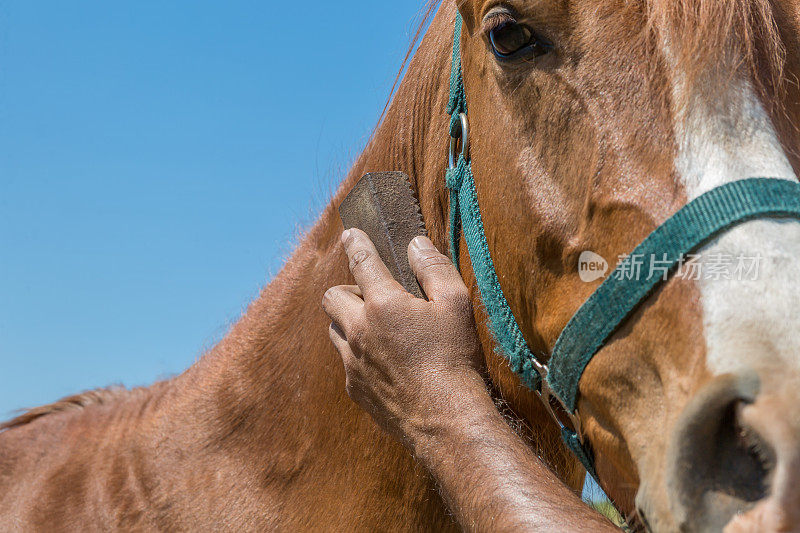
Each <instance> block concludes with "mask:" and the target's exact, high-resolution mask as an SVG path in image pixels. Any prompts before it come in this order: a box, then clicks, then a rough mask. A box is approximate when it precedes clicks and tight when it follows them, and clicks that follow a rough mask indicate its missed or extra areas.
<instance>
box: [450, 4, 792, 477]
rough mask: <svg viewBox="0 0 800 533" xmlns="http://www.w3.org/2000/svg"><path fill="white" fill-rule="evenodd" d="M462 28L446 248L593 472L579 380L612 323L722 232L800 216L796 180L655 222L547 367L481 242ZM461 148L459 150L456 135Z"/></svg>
mask: <svg viewBox="0 0 800 533" xmlns="http://www.w3.org/2000/svg"><path fill="white" fill-rule="evenodd" d="M461 27H462V20H461V15H460V14H459V15H458V16H457V18H456V24H455V32H454V39H453V61H452V66H451V72H450V99H449V103H448V106H447V112H448V114H450V116H451V120H450V137H451V148H450V152H451V153H450V168H449V169H448V171H447V174H446V178H445V179H446V183H447V187H448V188H449V189H450V249H451V256H452V258H453V261H454V262H455V264H456V266H458V258H459V243H460V237H461V234H462V233H463V235H464V241H465V242H466V245H467V252H468V253H469V257H470V261H471V262H472V268H473V271H474V273H475V279H476V281H477V285H478V288H479V290H480V294H481V299H482V301H483V303H484V305H485V307H486V312H487V315H488V316H489V322H490V327H491V331H492V333H493V335H494V338H495V340H496V341H497V345H498V351H500V352H501V353H502V354H503V355H504V356H505V357H506V359H507V360H508V362H509V365H510V366H511V369H512V370H513V371H514V372H515V373H516V374H517V375H518V376H519V377H520V379H521V381H522V383H524V384H525V385H526V386H528V387H530V388H531V389H533V390H534V391H536V392H537V393H538V394H539V395H540V397H541V398H542V400H543V401H544V404H545V407H546V408H547V409H548V411H549V412H550V414H551V416H552V418H553V419H554V420H555V421H556V423H557V424H558V425H559V426H560V427H561V432H562V437H563V438H564V442H565V443H566V445H567V446H568V447H569V449H570V450H572V452H573V453H575V455H576V456H577V458H578V459H579V460H580V462H581V463H582V464H583V466H584V467H585V468H586V470H587V471H588V472H589V474H591V475H592V476H593V477H595V478H597V475H596V472H595V469H594V462H593V458H592V455H591V454H590V453H589V451H588V450H587V449H586V448H585V446H584V444H583V440H582V435H581V431H580V418H579V417H578V415H577V412H576V407H577V399H578V384H579V383H580V379H581V376H582V375H583V372H584V370H585V369H586V366H587V365H588V364H589V362H590V361H591V360H592V358H593V357H594V355H595V354H596V353H597V352H598V351H599V350H600V349H601V348H602V347H603V346H605V344H606V343H607V342H608V340H609V338H610V337H611V336H612V335H613V333H614V332H615V331H616V330H617V328H618V327H619V326H620V325H621V324H622V323H623V322H624V321H625V320H626V319H627V318H628V317H629V316H630V315H631V314H632V313H633V311H634V310H635V309H636V308H637V307H638V306H639V304H641V303H642V302H643V301H644V300H645V299H646V298H647V297H648V296H649V295H651V294H652V293H653V291H654V290H655V289H656V288H657V287H658V286H659V284H660V283H662V282H663V281H664V279H665V278H666V277H667V275H665V274H664V273H665V272H666V273H667V274H669V273H671V272H674V270H675V269H676V268H677V266H678V265H680V264H681V262H682V261H683V259H684V258H685V257H686V255H687V254H690V253H691V252H693V251H695V250H697V249H698V248H700V247H702V246H703V245H704V244H706V243H707V242H708V241H710V240H711V239H713V238H714V237H716V236H718V235H719V234H720V233H722V232H724V231H726V230H729V229H731V228H732V227H734V226H736V225H738V224H741V223H743V222H746V221H748V220H752V219H756V218H767V217H769V218H779V217H784V218H794V219H800V184H798V183H797V182H793V181H788V180H781V179H773V178H750V179H745V180H741V181H735V182H732V183H728V184H725V185H723V186H721V187H718V188H716V189H713V190H711V191H709V192H707V193H706V194H704V195H702V196H700V197H699V198H697V199H695V200H693V201H692V202H690V203H689V204H687V205H686V206H685V207H683V208H682V209H680V210H679V211H678V212H677V213H676V214H675V215H673V216H672V217H671V218H670V219H669V220H667V221H666V222H665V223H664V224H663V225H661V226H659V227H658V228H657V229H656V230H655V231H654V232H653V233H652V234H650V236H649V237H647V238H646V239H645V240H644V241H643V242H642V243H641V244H640V245H639V246H638V247H637V248H636V249H635V250H634V251H633V252H632V253H631V254H630V256H629V257H628V258H627V259H626V260H624V261H622V262H621V263H620V264H619V265H618V266H617V267H616V269H615V270H614V272H612V273H611V274H610V275H609V276H608V278H606V280H605V281H604V282H603V283H602V284H601V285H600V287H599V288H598V289H597V290H596V291H595V292H594V293H593V294H592V295H591V296H590V297H589V299H588V300H587V301H586V302H585V303H584V304H583V305H582V306H581V308H580V309H579V310H578V312H577V313H576V314H575V315H574V316H573V317H572V319H571V320H570V321H569V323H568V324H567V327H566V328H565V329H564V331H563V332H562V333H561V335H560V336H559V338H558V340H557V341H556V344H555V348H554V350H553V353H552V355H551V356H550V359H549V368H548V366H547V365H545V364H544V363H543V362H542V361H540V360H539V359H537V358H536V356H534V355H533V353H532V352H531V350H530V348H529V347H528V344H527V342H526V341H525V338H524V336H523V334H522V330H521V329H520V327H519V324H517V321H516V319H515V318H514V314H513V312H512V311H511V307H510V306H509V305H508V301H507V300H506V298H505V295H504V294H503V289H502V287H501V286H500V280H499V279H498V276H497V272H496V271H495V268H494V263H493V262H492V257H491V254H490V252H489V245H488V243H487V241H486V233H485V231H484V226H483V220H482V218H481V212H480V206H479V204H478V195H477V192H476V189H475V179H474V176H473V174H472V165H471V162H470V157H469V145H468V134H467V127H468V121H467V98H466V94H465V91H464V81H463V75H462V70H461V46H460V44H461ZM459 139H461V140H462V141H461V144H462V150H461V153H460V154H457V150H456V148H457V146H458V140H459ZM637 257H658V258H659V271H660V273H661V275H653V274H652V273H651V275H650V276H648V277H647V278H645V277H644V276H639V277H636V278H634V277H632V276H629V275H626V273H627V272H630V271H631V268H632V264H631V263H632V261H634V260H635V258H637ZM551 398H555V399H556V400H557V401H558V403H560V404H561V405H562V407H563V408H564V410H565V412H566V413H567V414H568V415H569V416H570V418H571V421H572V424H573V428H566V427H564V425H563V424H561V422H560V421H559V419H558V417H557V416H556V415H555V414H554V412H553V406H552V403H551V401H550V400H551Z"/></svg>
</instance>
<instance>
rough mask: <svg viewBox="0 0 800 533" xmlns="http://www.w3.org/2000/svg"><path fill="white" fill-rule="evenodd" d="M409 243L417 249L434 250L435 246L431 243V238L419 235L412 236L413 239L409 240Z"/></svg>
mask: <svg viewBox="0 0 800 533" xmlns="http://www.w3.org/2000/svg"><path fill="white" fill-rule="evenodd" d="M411 244H413V245H414V247H415V248H417V249H418V250H435V249H436V247H435V246H434V245H433V243H432V242H431V240H430V239H429V238H427V237H423V236H422V235H420V236H419V237H414V240H413V241H411Z"/></svg>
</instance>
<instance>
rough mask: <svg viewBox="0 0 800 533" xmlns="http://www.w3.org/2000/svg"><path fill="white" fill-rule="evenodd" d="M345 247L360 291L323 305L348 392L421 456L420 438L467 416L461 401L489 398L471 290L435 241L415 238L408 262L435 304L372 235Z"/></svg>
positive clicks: (348, 238)
mask: <svg viewBox="0 0 800 533" xmlns="http://www.w3.org/2000/svg"><path fill="white" fill-rule="evenodd" d="M342 242H343V244H344V247H345V251H346V253H347V256H348V258H349V260H350V270H351V271H352V273H353V276H354V277H355V279H356V282H357V283H358V286H338V287H333V288H331V289H329V290H328V291H327V292H326V293H325V296H324V298H323V301H322V306H323V308H324V310H325V312H326V313H327V314H328V316H330V318H331V320H332V323H331V326H330V331H329V333H330V337H331V340H332V341H333V344H334V345H335V346H336V349H337V350H338V351H339V354H340V355H341V357H342V361H343V362H344V367H345V372H346V375H347V381H346V388H347V393H348V394H349V395H350V397H351V398H352V399H353V400H354V401H355V402H356V403H358V404H359V405H360V406H361V407H362V408H363V409H364V410H366V411H367V412H368V413H369V414H370V415H371V416H372V417H373V418H374V419H375V421H376V422H377V423H378V425H380V426H381V427H382V428H383V429H384V430H386V431H387V432H389V433H390V434H392V435H394V436H395V437H396V438H399V439H400V440H401V441H402V442H404V443H405V444H406V445H407V446H409V447H411V448H412V450H413V448H414V447H415V443H416V442H417V440H418V439H417V438H416V437H417V436H418V435H420V434H425V433H427V432H428V431H430V430H431V428H437V427H440V426H441V423H442V420H443V419H446V418H447V417H453V416H458V414H459V413H460V412H462V411H463V409H464V408H465V407H466V405H464V404H462V403H460V402H459V399H462V400H464V399H465V398H468V397H474V396H475V395H476V394H477V395H483V396H486V395H487V394H488V393H487V392H486V390H485V385H484V382H483V379H482V378H481V375H480V372H479V370H480V368H481V365H482V364H483V363H482V362H483V358H482V355H481V348H480V344H479V342H478V337H477V332H476V328H475V319H474V316H473V313H472V304H471V300H470V297H469V293H468V291H467V287H466V286H465V285H464V282H463V280H462V279H461V276H460V275H459V273H458V271H457V270H456V268H455V267H454V266H453V264H452V262H451V261H450V259H449V258H448V257H446V256H444V255H442V254H441V253H439V251H438V250H437V249H436V248H435V247H434V246H433V243H432V242H431V241H430V240H429V239H428V238H427V237H417V238H415V239H414V240H413V241H412V242H411V244H410V245H409V247H408V256H409V263H410V265H411V268H412V269H413V270H414V273H415V274H416V275H417V279H418V280H419V282H420V285H421V286H422V288H423V290H424V291H425V294H427V296H428V298H429V299H430V301H425V300H421V299H418V298H415V297H414V296H412V295H411V294H409V293H408V292H406V291H405V290H404V289H403V287H402V286H401V285H400V284H399V283H398V282H397V281H395V280H394V279H393V278H392V276H391V274H390V273H389V270H388V269H387V268H386V266H385V265H384V264H383V262H382V261H381V259H380V257H379V256H378V252H377V251H376V249H375V247H374V245H373V244H372V242H371V241H370V239H369V237H368V236H367V235H366V234H365V233H364V232H362V231H361V230H358V229H353V230H349V231H345V232H344V233H343V234H342Z"/></svg>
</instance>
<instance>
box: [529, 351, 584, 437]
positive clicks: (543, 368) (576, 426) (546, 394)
mask: <svg viewBox="0 0 800 533" xmlns="http://www.w3.org/2000/svg"><path fill="white" fill-rule="evenodd" d="M530 361H531V364H532V365H533V368H534V369H535V370H536V372H537V373H538V374H539V377H540V378H541V380H542V384H541V389H540V390H538V391H536V395H537V396H538V397H539V399H540V400H541V401H542V403H543V404H544V407H545V409H546V410H547V414H549V415H550V418H552V419H553V420H554V421H555V423H556V425H557V426H559V427H560V428H561V429H564V428H565V426H564V423H563V422H562V421H561V419H559V418H558V415H556V411H555V408H554V407H553V403H552V400H555V402H556V403H557V404H558V405H559V407H560V409H561V411H562V413H563V414H565V415H566V416H567V419H568V420H569V422H570V423H571V424H572V428H570V429H572V430H573V431H575V434H576V435H578V440H579V441H580V443H581V444H583V431H582V428H581V419H580V416H579V415H578V410H577V409H576V410H575V412H570V410H569V409H567V407H566V406H565V405H564V403H563V402H562V401H561V399H560V398H559V397H558V395H556V394H553V390H552V389H551V388H550V384H549V383H548V381H547V374H548V372H549V371H550V369H549V368H548V367H547V365H543V364H542V363H541V362H540V361H539V360H538V359H536V358H535V357H534V358H533V359H531V360H530Z"/></svg>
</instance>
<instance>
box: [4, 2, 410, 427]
mask: <svg viewBox="0 0 800 533" xmlns="http://www.w3.org/2000/svg"><path fill="white" fill-rule="evenodd" d="M295 7H297V10H295ZM421 7H422V1H421V0H419V1H413V2H407V1H405V2H376V1H374V0H345V1H339V2H329V1H328V2H325V1H319V0H309V1H306V2H303V3H302V4H296V5H295V4H292V3H288V4H287V3H283V2H281V3H278V2H263V1H249V2H248V1H227V2H211V1H194V0H193V1H188V0H183V1H172V2H156V1H152V0H147V1H137V2H108V1H105V0H103V1H99V0H97V1H81V0H78V1H75V2H64V1H55V0H50V1H45V0H37V1H35V2H34V1H26V0H16V1H13V0H12V1H3V2H0V418H6V417H7V416H8V415H10V414H11V412H12V411H13V410H15V409H19V408H22V407H26V406H34V405H37V404H41V403H44V402H49V401H53V400H56V399H58V398H59V397H62V396H64V395H67V394H70V393H73V392H77V391H81V390H84V389H88V388H94V387H98V386H104V385H108V384H114V383H123V384H125V385H128V386H134V385H141V384H147V383H150V382H152V381H153V380H155V379H158V378H160V377H164V376H169V375H171V374H174V373H177V372H180V371H181V370H182V369H184V368H185V367H187V366H188V365H190V364H191V363H192V362H193V361H194V360H195V359H196V358H197V357H198V356H200V355H201V354H202V353H203V352H204V350H206V349H207V348H208V347H210V346H212V345H213V344H214V343H215V342H216V341H217V340H218V339H219V338H220V337H221V336H222V335H223V334H224V332H225V331H226V329H227V328H228V327H229V325H230V324H231V323H232V322H233V321H235V320H236V319H237V317H238V316H239V315H240V313H241V311H242V309H243V308H244V306H245V305H246V304H247V303H248V302H249V301H250V300H251V299H252V298H253V297H254V296H255V295H256V294H257V293H258V290H259V288H260V287H261V286H262V285H263V284H264V283H265V282H266V281H267V280H268V279H269V277H270V276H271V275H272V274H274V273H275V272H276V271H277V270H278V269H279V268H280V266H281V264H282V261H283V258H284V257H285V255H286V254H287V253H288V252H289V251H290V250H291V249H292V246H293V244H292V243H293V241H294V238H295V236H296V235H297V232H298V228H303V227H305V226H307V225H308V224H309V223H310V222H311V221H313V219H314V218H315V215H316V213H317V212H318V211H319V209H320V208H321V206H322V205H323V203H325V202H327V199H328V197H329V195H330V192H331V190H332V188H333V186H334V185H335V184H336V183H338V182H339V181H340V179H341V178H342V176H343V174H344V172H345V171H346V170H347V169H348V167H349V166H350V163H351V161H352V160H353V159H354V157H355V156H356V155H357V154H358V152H359V151H360V150H361V148H362V147H363V145H364V144H365V142H366V140H367V137H368V135H369V133H370V131H371V129H372V127H373V126H374V125H375V122H376V121H377V119H378V115H379V113H380V111H381V108H382V107H383V104H384V102H385V100H386V98H387V96H388V94H389V88H390V86H391V84H392V81H393V79H394V76H395V74H396V72H397V70H398V68H399V66H400V63H401V60H402V57H403V55H404V52H405V49H406V46H407V44H408V42H409V40H410V34H411V31H412V29H413V22H414V20H415V18H416V17H417V16H418V15H419V11H420V10H421Z"/></svg>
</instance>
